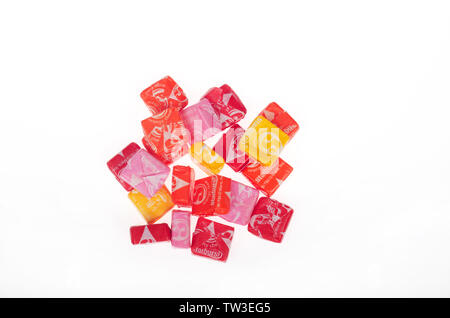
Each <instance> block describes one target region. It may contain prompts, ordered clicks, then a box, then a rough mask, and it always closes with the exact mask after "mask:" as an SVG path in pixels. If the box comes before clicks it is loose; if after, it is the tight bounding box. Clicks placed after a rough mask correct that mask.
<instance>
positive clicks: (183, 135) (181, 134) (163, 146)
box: [141, 108, 190, 164]
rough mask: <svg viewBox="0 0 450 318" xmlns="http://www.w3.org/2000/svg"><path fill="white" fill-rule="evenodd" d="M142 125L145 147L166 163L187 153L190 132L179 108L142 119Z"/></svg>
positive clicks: (169, 109)
mask: <svg viewBox="0 0 450 318" xmlns="http://www.w3.org/2000/svg"><path fill="white" fill-rule="evenodd" d="M141 125H142V129H143V131H144V135H145V137H144V140H145V141H143V143H144V146H145V148H146V149H147V150H148V151H149V152H151V153H153V154H155V155H156V156H157V157H158V159H160V160H161V161H162V162H164V163H165V164H171V163H172V162H174V161H175V160H177V159H178V158H180V157H182V156H184V155H185V154H187V152H188V150H189V147H188V142H189V139H190V133H189V131H188V130H187V129H186V127H185V126H184V123H183V120H182V119H181V116H180V113H179V111H178V110H176V109H174V108H168V109H166V110H163V111H162V112H160V113H158V114H156V115H153V116H152V117H149V118H147V119H144V120H143V121H141Z"/></svg>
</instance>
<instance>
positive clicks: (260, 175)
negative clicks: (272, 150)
mask: <svg viewBox="0 0 450 318" xmlns="http://www.w3.org/2000/svg"><path fill="white" fill-rule="evenodd" d="M292 170H293V168H292V167H291V166H290V165H288V164H287V163H286V162H285V161H284V160H283V159H281V158H278V159H277V160H276V161H275V163H274V164H273V165H271V166H270V167H266V166H263V165H261V164H260V163H258V162H256V161H254V160H253V159H252V160H250V163H249V164H248V165H247V166H246V167H245V168H244V170H242V174H243V175H244V176H245V177H246V178H247V179H248V180H249V181H250V182H251V184H252V185H253V186H254V187H255V188H256V189H258V190H260V191H261V192H262V193H264V194H265V195H266V196H268V197H270V196H272V195H273V194H274V193H275V191H277V189H278V188H279V187H280V185H281V184H282V183H283V181H284V180H286V178H287V177H288V176H289V175H290V174H291V172H292Z"/></svg>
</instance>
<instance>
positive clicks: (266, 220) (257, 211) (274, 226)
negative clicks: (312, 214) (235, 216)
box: [248, 198, 294, 243]
mask: <svg viewBox="0 0 450 318" xmlns="http://www.w3.org/2000/svg"><path fill="white" fill-rule="evenodd" d="M292 213H294V210H293V209H292V208H291V207H289V206H287V205H286V204H283V203H280V202H278V201H275V200H272V199H269V198H260V199H259V201H258V203H257V204H256V206H255V208H254V210H253V213H252V216H251V217H250V222H249V224H248V231H249V232H250V233H252V234H254V235H256V236H259V237H261V238H263V239H266V240H269V241H272V242H276V243H280V242H281V241H282V240H283V237H284V233H285V232H286V229H287V226H288V225H289V221H290V220H291V216H292Z"/></svg>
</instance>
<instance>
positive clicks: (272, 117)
mask: <svg viewBox="0 0 450 318" xmlns="http://www.w3.org/2000/svg"><path fill="white" fill-rule="evenodd" d="M259 116H262V117H264V118H266V119H267V120H268V121H270V122H271V123H272V124H274V125H275V126H277V127H278V128H280V129H281V130H283V131H284V132H285V133H286V134H287V135H288V136H289V141H290V140H291V139H292V138H293V137H294V135H295V134H296V133H297V131H298V130H299V128H300V127H299V126H298V124H297V122H296V121H295V120H294V118H292V117H291V116H290V115H289V114H288V113H287V112H286V111H285V110H284V109H283V108H281V107H280V106H279V105H278V104H277V103H274V102H272V103H270V104H269V105H268V106H267V107H266V108H264V109H263V111H262V112H261V113H260V114H259Z"/></svg>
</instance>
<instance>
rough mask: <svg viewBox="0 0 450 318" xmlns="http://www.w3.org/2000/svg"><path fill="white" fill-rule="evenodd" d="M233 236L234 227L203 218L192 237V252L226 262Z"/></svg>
mask: <svg viewBox="0 0 450 318" xmlns="http://www.w3.org/2000/svg"><path fill="white" fill-rule="evenodd" d="M233 234H234V228H233V227H231V226H228V225H225V224H221V223H217V222H214V221H211V220H208V219H205V218H203V217H201V218H199V219H198V221H197V225H196V227H195V231H194V234H193V235H192V245H191V251H192V253H193V254H195V255H200V256H204V257H208V258H212V259H215V260H218V261H223V262H224V261H226V260H227V258H228V254H229V252H230V247H231V240H232V239H233Z"/></svg>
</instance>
